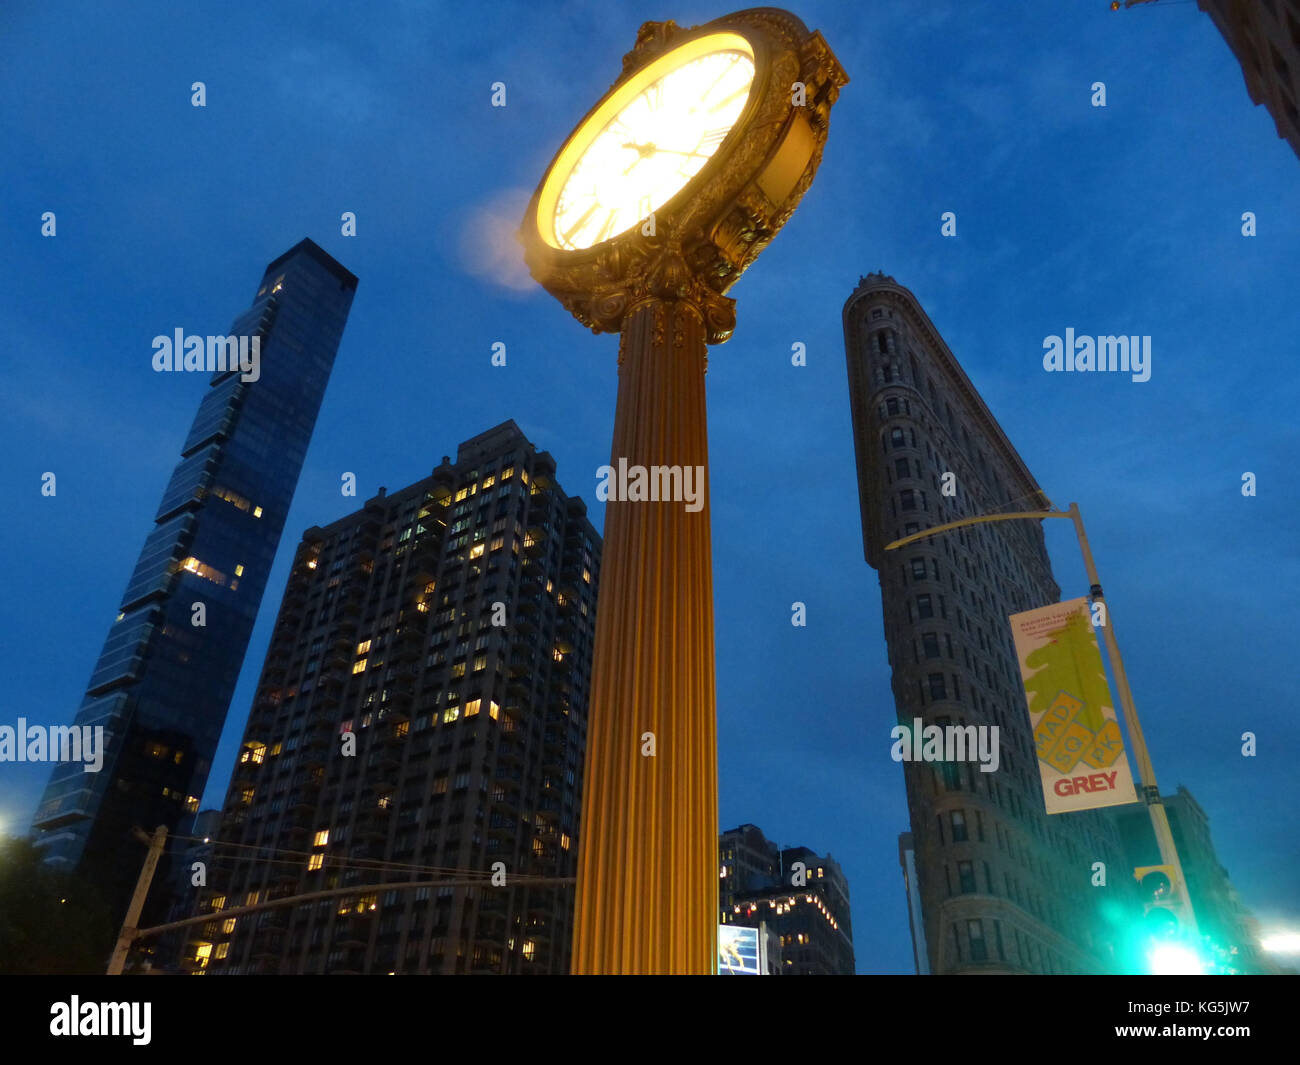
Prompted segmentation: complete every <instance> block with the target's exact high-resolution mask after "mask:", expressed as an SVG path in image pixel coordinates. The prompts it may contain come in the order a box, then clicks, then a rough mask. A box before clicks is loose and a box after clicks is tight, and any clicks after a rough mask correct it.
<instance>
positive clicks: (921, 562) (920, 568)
mask: <svg viewBox="0 0 1300 1065" xmlns="http://www.w3.org/2000/svg"><path fill="white" fill-rule="evenodd" d="M912 580H914V581H923V580H925V559H923V558H914V559H912Z"/></svg>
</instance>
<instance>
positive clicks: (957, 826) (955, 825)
mask: <svg viewBox="0 0 1300 1065" xmlns="http://www.w3.org/2000/svg"><path fill="white" fill-rule="evenodd" d="M967 838H968V837H967V835H966V814H965V813H964V812H963V811H961V810H954V811H953V812H952V841H953V842H954V843H965V842H966V840H967Z"/></svg>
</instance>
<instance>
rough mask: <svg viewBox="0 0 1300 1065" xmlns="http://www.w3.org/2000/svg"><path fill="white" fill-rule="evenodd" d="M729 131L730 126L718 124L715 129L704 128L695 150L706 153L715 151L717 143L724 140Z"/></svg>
mask: <svg viewBox="0 0 1300 1065" xmlns="http://www.w3.org/2000/svg"><path fill="white" fill-rule="evenodd" d="M730 131H731V127H730V126H719V127H718V128H717V129H709V130H705V131H704V133H703V134H702V135H701V136H700V143H699V144H697V145H696V146H695V150H696V151H703V152H708V153H713V152H715V151H717V149H718V145H719V144H721V143H722V142H723V141H724V140H726V138H727V134H728V133H729V132H730Z"/></svg>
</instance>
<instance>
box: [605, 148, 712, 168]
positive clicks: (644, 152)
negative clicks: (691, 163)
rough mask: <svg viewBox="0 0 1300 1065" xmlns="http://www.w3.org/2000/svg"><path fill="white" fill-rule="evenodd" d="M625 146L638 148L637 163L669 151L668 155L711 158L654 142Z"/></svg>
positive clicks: (634, 164)
mask: <svg viewBox="0 0 1300 1065" xmlns="http://www.w3.org/2000/svg"><path fill="white" fill-rule="evenodd" d="M623 147H624V148H635V149H636V151H637V152H638V153H639V155H638V158H637V161H636V163H639V162H640V161H641V160H642V159H647V158H649V157H650V156H652V155H659V154H660V153H667V154H668V155H688V156H694V157H695V158H696V159H707V158H709V157H708V156H707V155H701V154H700V153H699V152H681V151H678V150H677V149H676V148H660V147H658V146H656V145H654V144H632V143H630V142H629V143H627V144H625V145H623ZM636 163H633V164H632V166H636ZM631 169H632V167H628V170H631ZM623 173H625V174H626V173H627V170H624V171H623Z"/></svg>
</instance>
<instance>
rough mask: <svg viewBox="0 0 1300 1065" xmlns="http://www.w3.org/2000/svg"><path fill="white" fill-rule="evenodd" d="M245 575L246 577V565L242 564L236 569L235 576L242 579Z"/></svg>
mask: <svg viewBox="0 0 1300 1065" xmlns="http://www.w3.org/2000/svg"><path fill="white" fill-rule="evenodd" d="M243 575H244V564H243V563H242V562H241V563H240V564H239V565H237V566H236V567H235V576H236V577H242V576H243Z"/></svg>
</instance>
